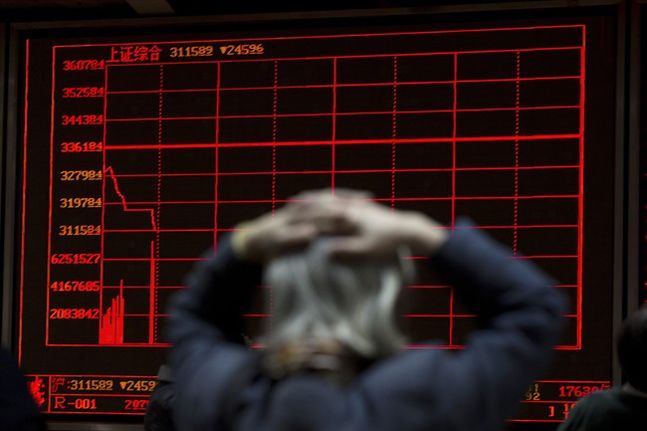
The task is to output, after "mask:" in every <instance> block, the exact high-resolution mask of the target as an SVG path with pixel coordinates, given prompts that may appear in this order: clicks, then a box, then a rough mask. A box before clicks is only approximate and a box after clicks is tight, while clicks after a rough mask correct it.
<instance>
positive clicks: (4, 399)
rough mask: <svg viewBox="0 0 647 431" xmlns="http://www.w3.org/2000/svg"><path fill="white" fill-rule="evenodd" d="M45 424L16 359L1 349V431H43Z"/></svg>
mask: <svg viewBox="0 0 647 431" xmlns="http://www.w3.org/2000/svg"><path fill="white" fill-rule="evenodd" d="M43 430H45V422H44V421H43V418H42V417H41V415H40V413H39V412H38V409H37V408H36V404H35V403H34V400H33V399H32V397H31V395H30V394H29V390H28V389H27V382H26V381H25V376H24V375H23V374H22V371H20V368H18V364H17V363H16V360H15V359H14V357H13V356H12V355H11V354H10V353H9V352H7V351H5V350H4V349H0V431H43Z"/></svg>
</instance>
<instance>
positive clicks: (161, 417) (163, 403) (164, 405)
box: [144, 365, 177, 431]
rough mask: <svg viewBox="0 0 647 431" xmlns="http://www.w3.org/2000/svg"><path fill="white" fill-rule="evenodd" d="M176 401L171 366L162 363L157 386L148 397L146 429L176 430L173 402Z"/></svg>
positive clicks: (145, 416) (145, 417) (149, 430)
mask: <svg viewBox="0 0 647 431" xmlns="http://www.w3.org/2000/svg"><path fill="white" fill-rule="evenodd" d="M174 403H175V384H174V382H173V376H172V375H171V371H170V368H169V367H168V366H167V365H162V366H161V367H160V369H159V371H158V373H157V386H155V390H153V393H152V394H151V396H150V398H149V399H148V405H147V406H146V414H145V415H144V430H145V431H175V430H176V429H177V428H176V427H175V421H174V420H173V404H174Z"/></svg>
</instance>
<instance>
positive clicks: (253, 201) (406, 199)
mask: <svg viewBox="0 0 647 431" xmlns="http://www.w3.org/2000/svg"><path fill="white" fill-rule="evenodd" d="M578 197H579V196H578V195H557V194H555V195H528V196H524V195H520V196H517V197H516V198H517V199H577V198H578ZM453 199H455V200H460V201H471V200H473V201H477V200H513V199H515V196H500V195H493V196H455V197H454V198H453ZM371 200H372V201H374V202H390V201H391V198H390V197H389V198H373V199H371ZM451 200H452V197H451V196H446V197H436V196H433V197H396V198H395V201H396V202H416V201H419V202H429V201H451ZM296 201H298V199H276V201H275V203H277V204H285V203H288V202H296ZM156 202H157V201H136V202H132V201H131V202H130V205H151V204H155V203H156ZM214 202H215V201H214V200H186V201H161V203H162V204H165V205H185V204H210V205H213V204H214ZM272 202H273V201H272V199H240V200H219V201H218V204H219V205H228V204H271V203H272ZM116 204H117V203H116V202H107V203H104V205H116Z"/></svg>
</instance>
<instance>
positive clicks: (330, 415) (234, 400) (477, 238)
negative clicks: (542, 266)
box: [169, 226, 563, 431]
mask: <svg viewBox="0 0 647 431" xmlns="http://www.w3.org/2000/svg"><path fill="white" fill-rule="evenodd" d="M430 264H431V266H432V267H433V268H434V269H435V270H436V271H437V272H438V273H440V274H441V275H442V276H443V277H444V278H445V279H446V280H447V281H448V282H449V283H451V284H452V285H453V286H455V288H456V293H457V295H459V298H460V299H462V301H463V303H464V304H466V305H467V306H468V307H469V308H471V310H472V311H473V312H475V313H476V314H477V315H478V319H479V323H480V325H481V329H480V330H478V331H475V332H474V333H473V334H472V336H471V337H470V339H469V341H468V343H467V347H466V348H465V349H463V350H461V351H459V352H456V353H453V352H449V351H444V350H434V349H429V350H415V351H404V352H402V353H400V354H398V355H395V356H393V357H390V358H388V359H384V360H382V361H379V362H377V363H376V364H374V365H373V366H371V367H370V368H369V369H367V370H366V371H364V372H363V373H361V374H360V375H358V376H357V378H356V379H355V381H354V382H353V383H352V384H351V385H350V386H348V387H345V388H342V387H338V386H335V385H334V384H331V383H329V382H327V381H325V380H324V379H322V378H321V377H318V376H315V375H311V374H299V375H294V376H292V377H289V378H286V379H283V380H280V381H278V382H274V381H272V380H271V379H270V378H268V377H267V376H266V375H264V373H263V372H262V368H261V366H260V361H259V356H260V355H259V353H258V352H255V351H253V350H250V349H248V348H246V347H245V346H244V345H242V344H240V343H239V339H240V333H241V332H242V317H241V314H242V313H244V312H245V311H246V310H247V307H248V306H249V301H250V297H251V296H252V295H251V292H252V291H253V289H255V288H256V286H258V285H259V284H260V282H261V274H262V268H261V267H260V266H258V265H254V264H251V263H248V262H244V261H242V260H240V259H237V258H236V256H235V255H234V253H233V252H232V249H231V245H230V244H229V242H228V241H223V242H221V243H220V248H219V250H218V253H217V255H216V256H213V257H211V258H209V259H207V260H206V261H203V262H201V263H200V264H199V265H198V266H197V267H196V268H195V270H194V271H193V272H192V273H191V275H190V276H189V277H188V280H187V284H188V288H187V289H185V290H183V291H182V292H180V293H179V294H177V296H176V298H175V300H174V302H173V305H172V308H171V313H172V317H171V322H170V331H169V337H170V340H171V342H172V343H173V344H174V345H175V347H174V349H173V351H172V354H171V366H172V368H173V370H174V373H175V377H176V388H177V403H176V420H177V424H178V428H179V429H182V430H187V431H189V430H191V431H194V430H200V431H207V430H209V431H215V430H218V431H221V430H222V431H224V430H244V431H252V430H267V431H297V430H299V431H367V430H370V431H386V430H397V431H413V430H431V429H436V430H470V431H475V430H497V429H500V428H501V427H502V425H503V422H504V419H505V418H506V417H507V416H509V415H510V414H511V413H512V412H513V411H514V409H515V407H516V406H517V404H518V402H519V400H520V399H521V396H522V395H523V393H524V391H525V389H526V388H527V385H528V384H530V382H531V380H532V379H533V377H537V376H538V374H539V372H540V371H541V369H542V368H543V367H544V366H545V365H546V364H547V362H548V358H549V357H550V353H551V350H552V349H551V346H552V345H553V344H554V342H556V340H557V335H558V332H559V328H560V327H561V325H560V319H559V315H560V313H561V312H562V311H563V310H562V309H563V301H562V298H561V296H560V295H559V294H558V293H557V292H556V291H555V289H552V288H550V287H549V286H551V285H552V284H554V282H553V281H552V280H551V279H549V278H548V277H546V276H545V275H544V274H543V273H542V272H541V271H539V270H538V269H537V268H536V267H535V266H534V265H532V264H531V263H530V262H528V261H527V260H521V259H519V260H517V259H512V258H511V256H510V254H509V252H508V250H507V249H505V248H503V247H501V246H500V245H498V244H496V243H494V242H493V241H492V240H490V239H489V238H488V237H486V236H485V235H484V234H482V233H480V232H478V231H477V230H474V229H470V228H465V226H463V228H459V229H457V230H456V231H455V232H454V233H453V234H452V235H451V237H450V239H449V240H448V241H447V242H446V243H445V244H444V245H443V246H442V247H441V249H440V250H439V251H438V253H437V254H436V255H434V256H433V258H431V259H430Z"/></svg>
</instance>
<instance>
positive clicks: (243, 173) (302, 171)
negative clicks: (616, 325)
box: [18, 24, 613, 421]
mask: <svg viewBox="0 0 647 431" xmlns="http://www.w3.org/2000/svg"><path fill="white" fill-rule="evenodd" d="M588 37H589V36H588V35H587V26H586V25H584V24H568V25H553V26H526V27H520V26H506V27H501V28H496V27H494V28H478V29H453V30H435V29H430V28H419V27H415V28H408V29H400V28H398V29H396V30H393V29H390V30H384V29H380V30H372V31H348V32H336V33H331V32H330V31H322V32H319V33H317V32H313V33H309V34H295V32H292V33H290V32H286V34H281V35H275V34H273V35H254V36H250V37H247V36H245V35H242V36H240V37H232V38H222V37H213V38H208V37H196V38H190V39H189V40H188V41H187V40H181V39H174V38H172V37H170V36H165V37H159V38H154V37H138V38H112V39H106V38H96V39H92V40H88V41H85V40H84V41H82V42H81V43H78V42H75V41H73V40H70V39H66V40H29V41H27V43H26V45H25V48H26V68H25V103H24V109H25V141H24V145H25V158H24V175H23V178H24V190H23V192H24V194H23V198H24V199H23V210H22V211H23V244H22V250H23V253H22V257H23V260H22V267H21V271H22V283H21V308H20V311H21V314H20V316H21V320H20V323H21V325H20V334H19V338H20V340H19V345H18V348H19V353H20V356H21V362H22V364H23V367H24V368H25V369H26V371H27V372H28V373H29V374H30V379H31V385H32V389H33V393H34V395H35V397H36V398H37V399H38V400H40V401H41V403H40V404H41V406H42V408H43V410H44V411H46V412H48V413H55V414H72V413H75V414H76V413H83V414H105V413H109V414H141V413H142V412H143V409H144V408H145V404H146V396H147V395H148V393H149V392H150V390H151V389H152V388H153V386H154V383H153V382H152V380H153V377H152V376H154V374H155V371H156V369H157V367H158V366H159V364H160V363H161V361H162V360H163V357H164V356H163V352H164V349H165V347H167V344H166V343H165V342H164V336H163V327H164V323H165V319H166V317H167V314H166V304H167V301H168V298H169V296H170V295H172V294H173V293H174V292H175V291H177V290H178V289H181V288H182V280H183V277H184V275H185V274H186V273H187V272H188V271H189V270H190V268H191V266H192V265H193V264H194V263H195V262H196V261H197V260H199V259H200V257H199V256H200V255H201V254H202V253H203V252H204V251H205V250H206V249H208V248H209V247H211V246H216V247H217V244H218V240H219V238H221V236H222V235H224V234H227V233H228V232H231V231H233V230H234V229H235V226H236V224H237V223H239V222H240V221H243V220H246V219H249V218H252V217H255V216H257V215H260V214H263V213H265V212H268V211H272V210H273V209H275V208H277V207H279V206H280V205H281V204H283V203H284V202H285V201H286V200H287V199H288V198H289V197H290V196H292V195H294V194H295V193H298V192H299V191H302V190H307V189H316V188H325V187H327V188H332V189H335V188H340V187H344V188H358V189H366V190H370V191H371V192H372V193H373V194H374V196H375V199H376V200H378V201H380V202H383V203H384V204H386V205H389V206H392V207H394V208H405V209H414V210H418V211H422V212H425V213H427V214H429V215H431V216H433V217H434V218H437V219H439V220H440V221H441V222H443V223H446V224H447V225H448V226H449V227H451V228H453V227H454V223H455V221H456V220H457V218H458V217H459V216H468V217H470V218H472V219H473V220H474V221H475V223H476V228H478V229H483V230H486V231H487V232H488V233H490V234H491V235H493V236H494V237H496V238H497V239H499V240H500V241H502V242H504V243H506V244H508V245H509V246H510V247H511V249H512V250H513V253H514V255H515V258H517V259H531V260H533V261H535V262H536V263H538V264H539V265H540V266H542V267H543V268H545V269H546V270H547V271H548V272H549V273H550V274H551V275H553V276H554V277H555V278H556V279H557V280H559V284H557V285H556V286H555V288H556V289H560V290H562V291H563V292H564V293H565V294H566V295H567V296H568V297H569V299H570V300H571V307H570V310H569V311H568V313H567V314H566V315H565V319H566V320H567V321H568V324H567V330H566V333H565V336H564V338H563V341H562V343H561V344H560V345H559V346H558V347H557V349H558V353H557V356H558V357H559V358H558V360H559V361H562V363H563V364H569V365H566V366H567V367H571V368H573V366H572V363H573V362H574V361H577V360H579V358H580V356H579V355H584V354H586V355H588V356H586V357H587V358H588V357H590V356H591V355H592V354H595V355H596V356H595V358H596V359H595V360H591V359H585V360H583V362H582V364H586V363H589V362H590V363H597V364H603V365H602V366H599V365H598V367H597V369H596V368H595V367H590V366H586V365H584V366H583V368H582V370H579V371H578V370H575V369H571V368H568V369H566V370H564V369H563V368H562V369H561V370H554V371H553V372H551V374H550V376H549V377H550V378H549V379H548V378H547V379H546V380H542V381H539V382H537V384H535V385H533V386H532V387H530V388H529V390H528V393H527V394H526V399H525V400H524V404H523V407H522V409H521V411H520V412H519V413H518V415H517V417H516V418H515V419H516V420H518V421H559V420H561V419H563V418H564V416H565V414H566V413H567V412H568V409H569V408H570V406H571V405H572V402H573V401H574V400H575V399H577V397H578V396H581V395H582V394H583V393H585V392H590V391H594V390H598V389H600V388H603V387H608V385H609V383H610V382H609V380H610V356H609V355H610V354H609V353H608V352H607V351H606V350H607V348H608V346H607V344H606V343H607V341H606V340H600V339H599V338H595V340H597V341H595V342H589V343H588V344H587V340H586V336H585V335H584V334H585V333H586V329H585V325H586V322H587V319H589V318H590V317H588V316H587V315H586V312H587V307H589V308H588V310H589V312H592V311H593V310H594V309H595V310H598V311H599V312H600V313H601V314H600V315H601V316H604V317H603V319H607V318H608V316H609V315H610V304H608V303H605V300H604V297H599V298H598V299H597V300H596V301H591V303H590V305H587V304H589V303H588V302H587V299H588V298H587V295H588V293H587V292H588V291H589V284H587V277H590V278H591V279H593V278H596V279H597V281H592V282H591V287H590V289H591V290H593V289H597V290H600V291H601V292H604V295H608V294H610V293H609V292H610V285H609V286H604V283H605V281H606V278H605V276H600V275H599V274H598V273H596V272H595V271H596V270H595V269H593V266H595V265H594V262H592V261H591V263H587V262H589V261H587V260H586V259H587V257H588V256H587V254H586V253H587V250H588V249H587V247H590V248H591V250H596V249H597V248H600V249H602V248H603V246H604V243H603V242H602V243H601V242H595V241H593V242H591V244H588V243H587V240H586V238H587V234H586V232H587V230H586V229H587V228H588V218H587V217H589V211H591V213H595V214H607V213H608V211H609V208H608V207H606V206H604V205H603V204H601V203H597V204H595V205H592V206H591V207H590V208H589V206H587V199H589V198H588V197H587V190H588V188H587V187H588V186H587V184H588V183H587V181H588V175H589V173H590V172H591V171H590V169H595V170H596V171H598V169H601V167H602V168H605V167H606V168H608V165H606V164H608V163H610V162H611V161H612V157H611V156H609V157H605V154H607V152H608V154H613V153H612V150H610V149H604V151H602V152H601V153H599V154H598V155H597V157H596V158H595V159H594V160H593V161H591V162H589V159H588V157H589V156H588V155H587V152H588V151H589V149H588V146H589V140H588V136H589V132H587V130H589V124H588V118H589V117H588V114H587V109H589V108H588V102H587V98H588V97H590V95H589V93H588V92H589V88H591V86H590V83H589V82H588V80H589V76H588V73H587V64H590V63H587V62H590V60H588V59H587V46H588V43H589V42H588ZM598 75H601V72H598V73H596V74H594V76H593V78H592V79H600V78H599V77H597V78H596V76H598ZM595 91H598V90H594V94H596V93H595ZM600 91H601V90H600ZM591 127H593V128H595V127H597V128H600V127H604V126H600V125H594V126H591ZM604 133H606V129H604V130H602V131H601V132H600V134H602V135H604ZM595 139H598V140H602V139H603V136H599V137H597V138H595ZM596 142H597V141H596ZM596 145H597V144H596ZM605 145H607V144H605ZM609 147H611V146H609ZM604 148H606V147H604ZM589 163H591V165H590V166H592V168H591V167H590V166H589ZM591 184H593V186H592V187H598V186H595V182H594V181H593V182H592V183H591ZM604 187H605V186H599V188H598V189H595V190H597V191H596V193H598V196H601V195H604V193H609V192H608V190H606V189H605V188H604ZM587 244H588V245H587ZM587 271H589V272H587ZM600 271H602V269H600ZM586 274H590V275H586ZM595 286H599V287H595ZM605 289H608V291H609V292H607V290H605ZM605 304H606V307H607V308H604V307H605ZM594 306H595V307H597V308H591V307H594ZM405 307H406V310H405V312H404V314H403V317H404V319H403V320H404V322H405V323H404V324H405V327H406V329H407V332H408V334H409V335H410V339H411V343H410V345H409V348H429V346H428V345H427V344H423V343H422V341H423V340H430V339H437V340H440V341H439V343H438V345H437V346H436V347H437V348H445V349H460V348H463V343H464V342H465V340H466V337H467V334H468V332H469V330H470V328H471V327H472V326H473V317H472V315H470V314H469V313H468V312H467V311H466V310H464V309H463V308H461V305H460V304H459V303H456V302H455V301H454V294H453V290H452V289H451V288H450V287H449V286H447V285H444V284H442V282H440V281H439V280H437V279H436V278H434V276H433V275H432V274H428V273H424V274H423V276H422V278H421V280H420V281H419V282H418V283H417V284H415V285H411V286H408V287H407V292H406V296H405ZM266 317H267V315H266V314H265V310H264V308H263V307H262V305H261V304H259V306H258V307H257V309H255V310H251V312H250V313H249V314H248V315H247V318H248V321H249V327H250V334H251V335H252V336H253V335H255V334H257V333H258V329H257V328H259V327H262V322H263V319H264V318H266ZM605 322H606V321H602V322H600V323H598V324H599V325H600V326H604V323H605ZM609 322H610V320H609ZM606 330H608V329H606ZM596 334H597V335H599V334H600V332H599V331H598V332H596ZM602 334H604V332H603V333H602ZM597 335H596V337H597ZM589 341H591V340H589ZM596 343H597V344H596ZM592 346H597V347H592ZM600 352H603V353H600ZM600 358H601V359H600ZM44 361H45V362H47V363H46V364H45V363H44ZM587 361H589V362H587ZM575 368H577V367H575Z"/></svg>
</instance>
